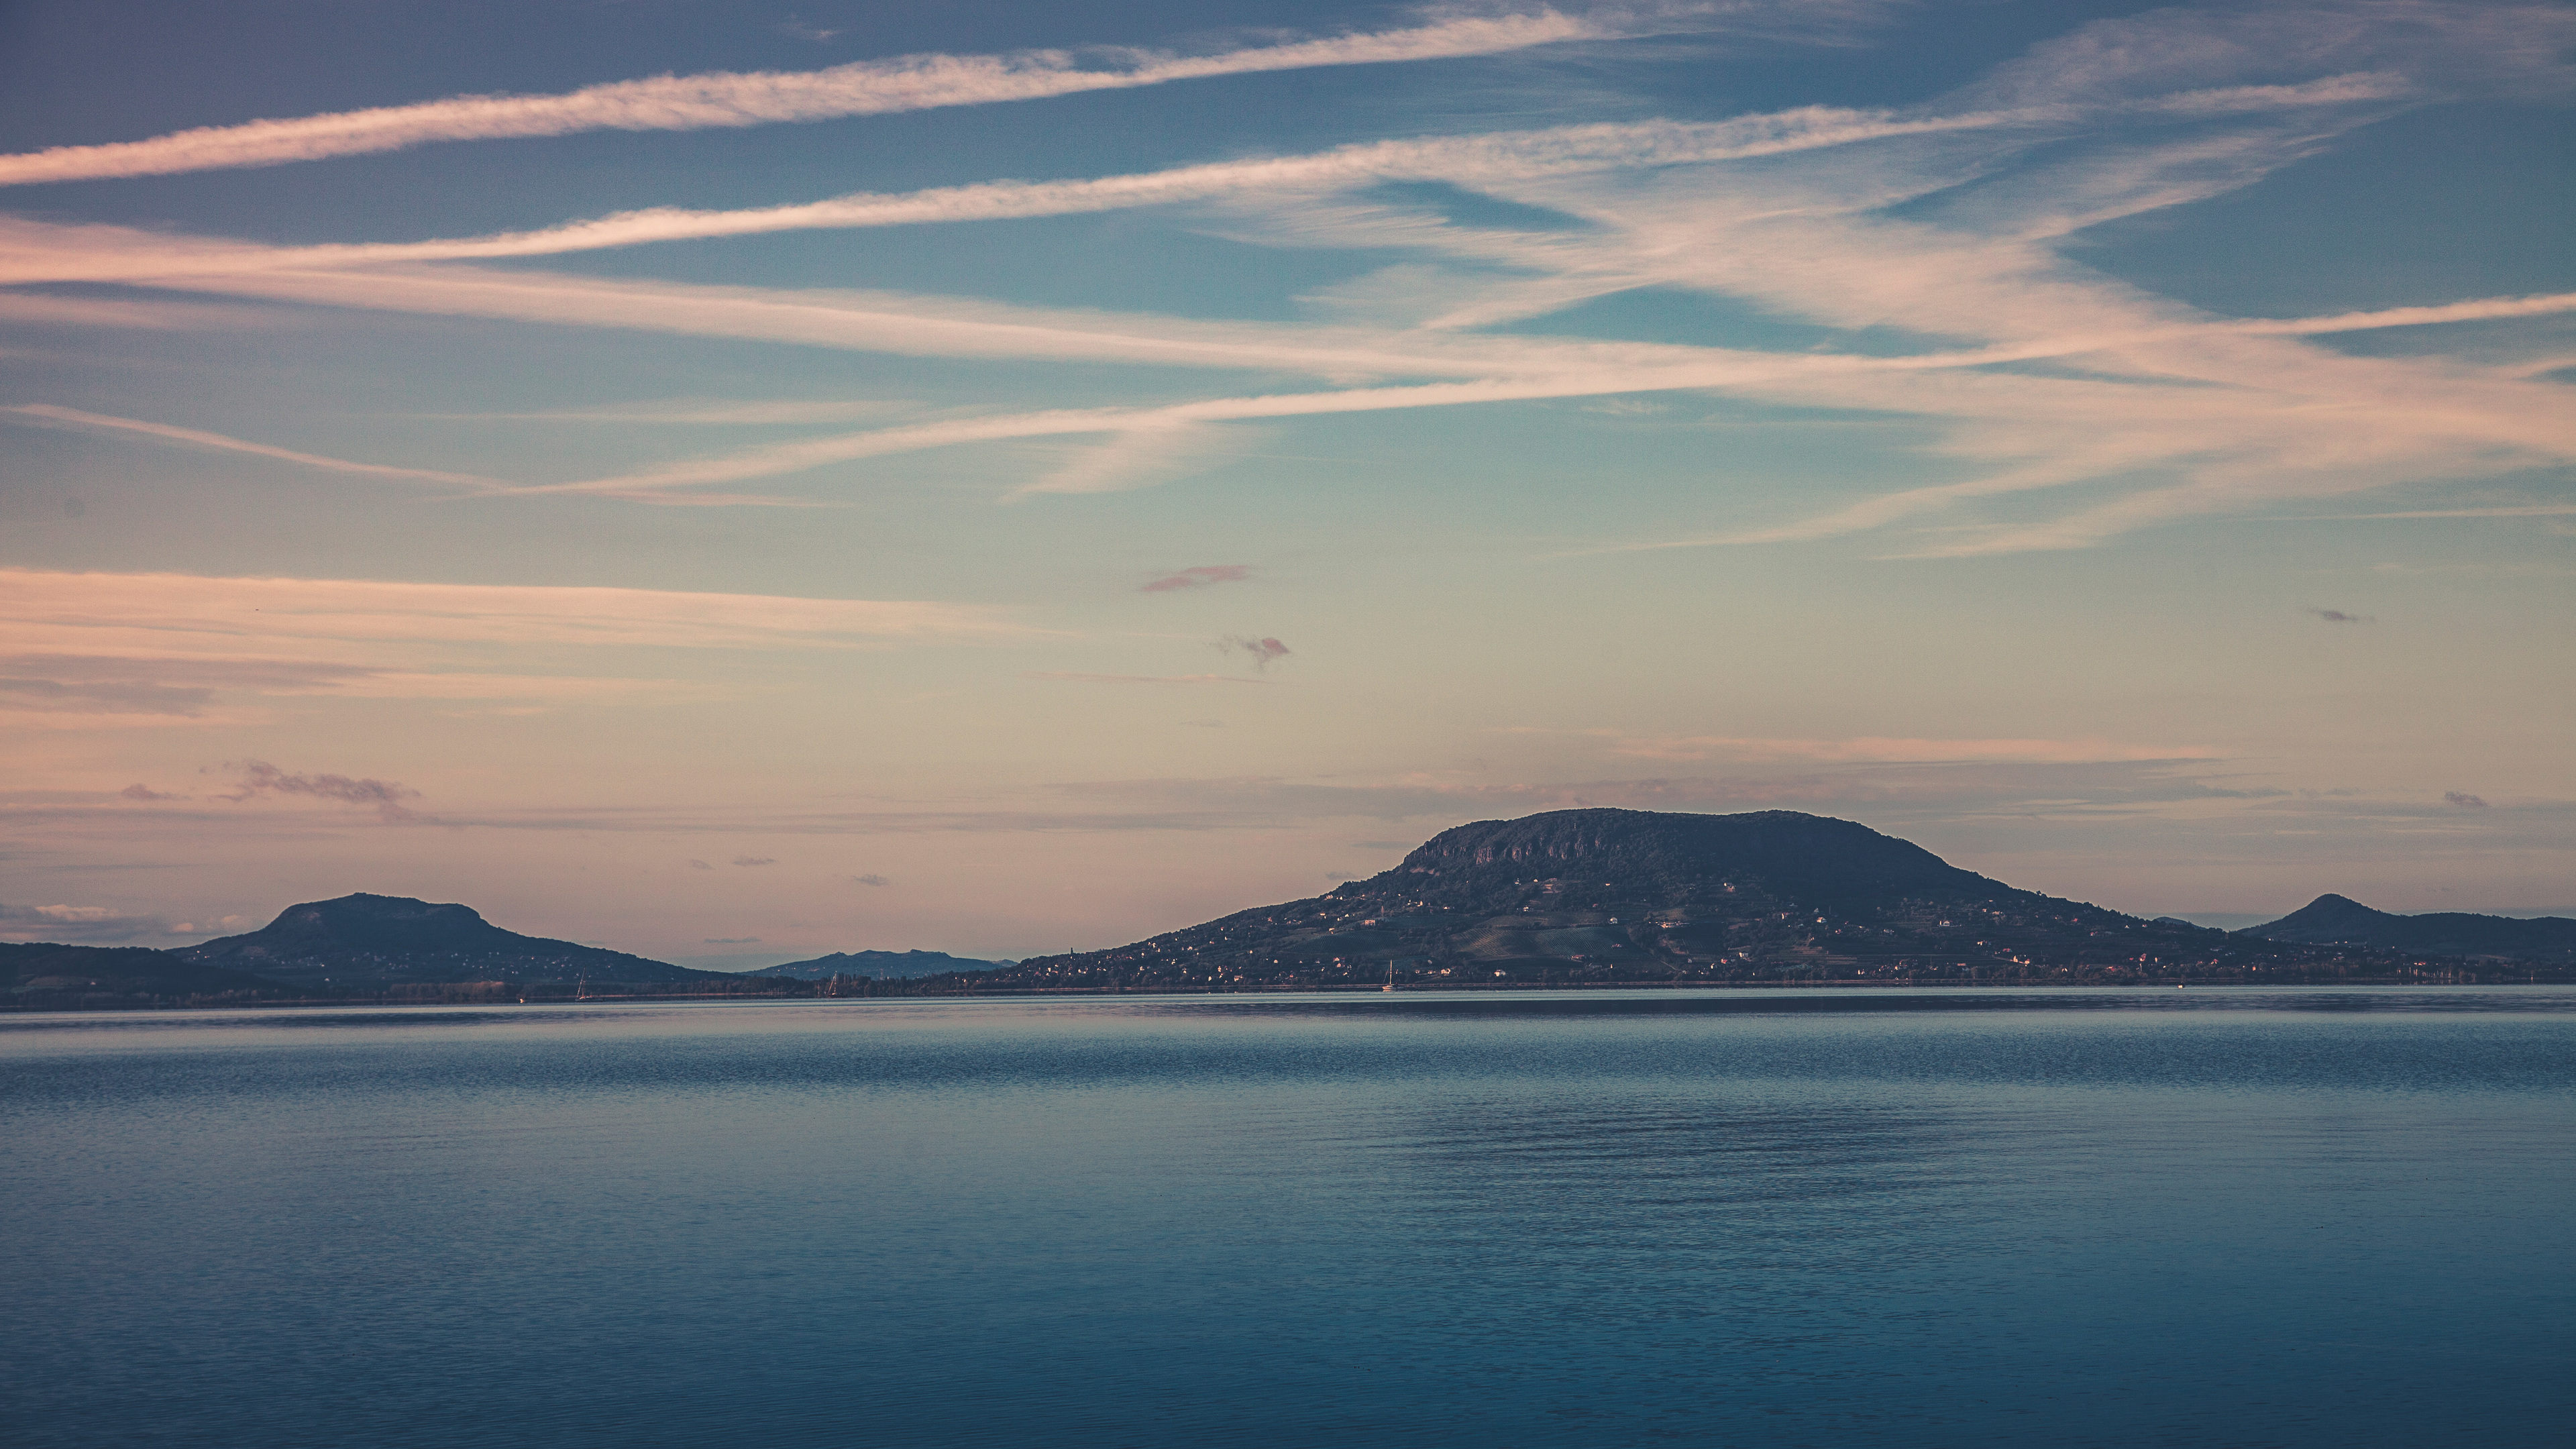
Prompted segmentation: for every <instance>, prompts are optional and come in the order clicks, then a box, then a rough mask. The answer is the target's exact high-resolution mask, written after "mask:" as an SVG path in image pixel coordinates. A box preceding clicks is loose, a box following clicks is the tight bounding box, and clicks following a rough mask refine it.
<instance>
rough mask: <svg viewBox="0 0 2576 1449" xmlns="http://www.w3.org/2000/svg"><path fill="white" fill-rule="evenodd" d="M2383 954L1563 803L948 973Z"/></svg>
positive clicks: (1978, 962)
mask: <svg viewBox="0 0 2576 1449" xmlns="http://www.w3.org/2000/svg"><path fill="white" fill-rule="evenodd" d="M2399 966H2400V963H2398V962H2396V961H2395V960H2394V958H2393V957H2389V956H2386V955H2384V954H2383V955H2378V956H2373V955H2371V954H2369V953H2367V952H2365V951H2362V950H2359V949H2357V948H2350V947H2340V946H2321V945H2308V944H2295V943H2284V942H2274V941H2268V940H2261V939H2256V938H2251V937H2231V936H2229V935H2228V934H2227V933H2225V932H2222V931H2216V930H2210V929H2207V928H2204V927H2200V926H2195V925H2192V924H2190V923H2188V922H2182V921H2170V920H2167V921H2145V920H2140V919H2139V918H2137V917H2135V916H2128V915H2123V914H2121V913H2120V912H2117V911H2110V910H2105V909H2103V908H2101V907H2099V906H2093V905H2087V904H2085V903H2083V902H2080V901H2068V900H2059V899H2057V898H2055V897H2053V896H2044V895H2040V894H2037V893H2035V892H2032V891H2024V890H2016V889H2014V888H2013V887H2011V886H2008V885H2005V884H2003V883H2002V882H2000V881H1994V880H1989V879H1987V878H1986V877H1984V876H1981V875H1978V874H1976V873H1975V872H1973V871H1966V870H1961V869H1959V868H1958V867H1956V866H1953V865H1950V864H1948V863H1947V862H1945V861H1943V860H1942V859H1941V858H1940V857H1938V856H1936V855H1934V854H1932V853H1931V852H1930V851H1927V850H1925V849H1923V848H1922V847H1920V846H1917V845H1914V844H1912V843H1910V842H1908V841H1903V840H1898V839H1896V838H1894V837H1892V836H1886V835H1881V834H1879V833H1878V832H1877V831H1875V830H1871V829H1869V828H1868V827H1866V826H1863V825H1856V824H1854V823H1852V822H1850V821H1848V820H1832V819H1827V818H1825V817H1822V816H1816V815H1805V814H1800V813H1798V812H1795V811H1787V810H1765V811H1758V812H1754V813H1751V814H1743V815H1684V814H1664V813H1657V812H1651V811H1640V810H1558V811H1551V812H1548V813H1546V814H1542V815H1532V816H1528V817H1525V818H1523V819H1519V820H1488V821H1482V822H1479V823H1477V824H1473V825H1462V826H1459V827H1458V828H1456V829H1454V830H1448V831H1443V832H1442V833H1441V834H1439V835H1437V836H1435V837H1433V838H1432V839H1431V840H1430V841H1429V842H1427V843H1425V844H1424V845H1423V846H1422V847H1421V848H1419V849H1417V850H1415V851H1414V852H1413V853H1412V854H1410V855H1408V856H1406V857H1405V858H1404V861H1403V863H1402V864H1400V865H1398V866H1396V867H1395V868H1394V869H1393V870H1390V871H1387V872H1385V873H1383V874H1381V875H1377V876H1373V877H1371V878H1369V879H1367V880H1363V881H1352V882H1349V883H1347V884H1345V885H1343V886H1341V887H1340V888H1338V889H1336V890H1333V891H1331V892H1329V893H1327V894H1325V895H1321V896H1317V897H1314V898H1312V899H1310V900H1302V901H1290V902H1287V903H1285V904H1281V905H1274V906H1262V907H1258V908H1255V909H1253V910H1248V911H1240V912H1237V913H1236V914H1234V915H1230V916H1226V917H1224V918H1222V919H1219V920H1214V921H1210V922H1208V923H1206V924H1204V925H1199V926H1192V927H1189V928H1187V929H1184V930H1179V931H1173V932H1170V933H1167V934H1165V935H1161V936H1156V937H1153V938H1151V939H1149V940H1144V941H1139V942H1137V943H1135V944H1134V945H1131V946H1122V947H1119V948H1116V949H1114V950H1107V951H1087V952H1080V953H1076V954H1072V955H1064V956H1045V957H1033V958H1031V959H1029V960H1026V961H1023V962H1021V963H1019V964H1018V965H1017V966H1015V967H1011V968H1008V969H1005V970H1001V971H995V972H988V973H979V974H977V975H975V976H972V977H968V978H963V980H962V982H961V984H965V983H971V984H973V985H977V986H988V987H1060V988H1081V987H1092V988H1102V987H1124V988H1128V989H1135V988H1155V989H1162V988H1209V987H1221V986H1232V985H1237V984H1241V985H1288V984H1297V985H1318V986H1329V985H1358V986H1366V985H1370V984H1375V983H1378V982H1382V981H1385V980H1387V979H1389V977H1390V975H1392V977H1393V978H1394V979H1396V980H1399V981H1403V982H1408V983H1416V984H1449V985H1492V984H1496V983H1507V982H1523V981H1526V982H1548V983H1563V984H1578V983H1585V982H1612V981H1705V982H1713V983H1714V982H1728V981H1739V982H1761V981H1775V982H1776V981H1824V980H1840V981H1851V980H1909V979H1910V980H1925V979H1934V980H1954V981H1955V980H1969V981H1992V982H2075V981H2103V982H2107V981H2135V980H2155V979H2166V978H2171V977H2191V978H2195V979H2206V978H2209V977H2213V976H2216V977H2221V978H2241V979H2247V980H2289V979H2316V978H2318V977H2323V978H2326V979H2336V978H2339V977H2342V976H2345V975H2348V974H2386V973H2387V972H2388V971H2390V970H2393V969H2396V968H2398V967H2399Z"/></svg>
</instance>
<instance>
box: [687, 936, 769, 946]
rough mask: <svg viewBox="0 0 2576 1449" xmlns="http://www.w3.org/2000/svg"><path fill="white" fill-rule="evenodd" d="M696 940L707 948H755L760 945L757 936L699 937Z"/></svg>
mask: <svg viewBox="0 0 2576 1449" xmlns="http://www.w3.org/2000/svg"><path fill="white" fill-rule="evenodd" d="M698 940H699V943H700V944H702V945H707V946H757V945H759V944H760V938H759V937H758V936H701V937H699V938H698Z"/></svg>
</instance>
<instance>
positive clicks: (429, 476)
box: [0, 403, 509, 489]
mask: <svg viewBox="0 0 2576 1449" xmlns="http://www.w3.org/2000/svg"><path fill="white" fill-rule="evenodd" d="M0 413H6V414H9V415H10V416H12V417H16V418H22V419H25V420H27V421H29V422H35V423H45V424H51V425H53V426H56V427H70V428H87V429H99V430H103V431H107V432H115V433H135V434H141V435H142V436H144V437H147V438H152V439H155V440H157V441H160V442H168V443H179V444H183V445H186V446H188V447H195V448H211V449H214V450H215V451H217V452H224V453H248V454H250V455H251V456H253V457H259V458H274V459H277V460H278V461H280V462H284V463H293V464H296V465H297V466H299V467H304V468H319V469H321V470H323V471H324V472H328V473H354V474H358V475H360V476H362V477H370V478H399V479H404V480H406V481H410V482H419V483H446V484H457V485H463V486H465V487H469V488H476V489H483V488H500V487H507V486H509V485H507V484H504V483H502V482H500V480H498V479H494V478H484V477H480V476H478V475H475V474H472V473H446V472H439V471H436V470H433V469H428V468H400V467H394V466H391V465H389V464H384V463H355V462H351V461H350V460H348V459H346V458H326V457H323V456H321V455H320V454H317V453H299V452H296V451H294V450H293V449H291V448H273V447H270V446H269V445H268V444H266V443H251V442H244V441H243V440H242V439H240V438H228V437H226V436H224V435H223V434H221V433H210V432H206V431H205V430H203V429H200V428H182V427H174V426H172V425H170V424H168V423H153V422H145V421H142V420H140V419H137V418H119V417H111V416H109V415H107V414H105V413H92V412H83V411H82V410H81V409H79V408H67V407H60V406H57V405H55V404H52V403H20V404H17V405H15V406H11V407H0Z"/></svg>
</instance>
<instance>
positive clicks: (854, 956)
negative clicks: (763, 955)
mask: <svg viewBox="0 0 2576 1449" xmlns="http://www.w3.org/2000/svg"><path fill="white" fill-rule="evenodd" d="M1018 964H1019V963H1018V962H1015V961H979V960H977V959H975V958H974V957H972V956H951V955H949V954H948V953H947V952H945V951H835V952H833V953H832V954H831V955H829V956H817V957H815V958H814V959H813V960H811V961H790V962H788V963H786V964H785V965H783V966H763V967H761V968H760V969H759V970H757V971H745V972H742V973H740V974H741V975H744V976H783V977H786V978H787V979H788V980H790V981H829V980H831V979H832V978H833V977H835V976H873V977H876V978H878V979H880V980H896V979H902V978H906V977H913V976H938V975H942V974H944V973H946V972H951V971H998V970H1000V969H1002V968H1004V967H1007V966H1015V965H1018Z"/></svg>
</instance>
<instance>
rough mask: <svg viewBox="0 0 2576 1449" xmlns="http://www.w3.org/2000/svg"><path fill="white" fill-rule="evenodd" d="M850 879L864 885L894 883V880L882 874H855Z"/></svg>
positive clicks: (888, 884) (887, 884)
mask: <svg viewBox="0 0 2576 1449" xmlns="http://www.w3.org/2000/svg"><path fill="white" fill-rule="evenodd" d="M850 879H852V880H854V881H857V882H858V883H859V884H861V885H863V886H890V885H893V884H894V882H893V881H890V880H887V879H886V878H885V877H884V876H881V875H854V876H852V877H850Z"/></svg>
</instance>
